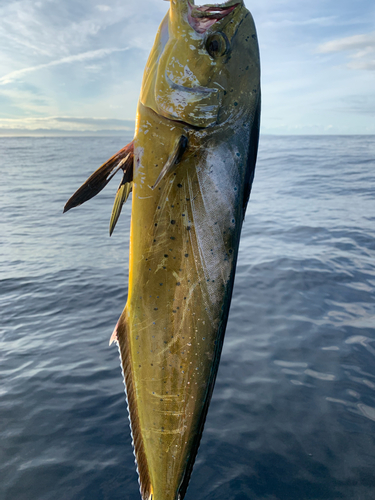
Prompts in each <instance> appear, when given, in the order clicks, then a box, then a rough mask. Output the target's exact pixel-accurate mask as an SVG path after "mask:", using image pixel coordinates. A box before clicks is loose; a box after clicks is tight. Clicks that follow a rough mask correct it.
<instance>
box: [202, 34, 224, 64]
mask: <svg viewBox="0 0 375 500" xmlns="http://www.w3.org/2000/svg"><path fill="white" fill-rule="evenodd" d="M205 46H206V50H207V52H208V53H209V54H210V56H211V57H213V58H216V57H221V56H223V55H224V54H226V53H227V52H228V50H229V40H228V38H227V37H226V35H225V34H224V33H221V32H220V31H218V32H217V33H213V34H212V35H209V36H208V37H207V39H206V42H205Z"/></svg>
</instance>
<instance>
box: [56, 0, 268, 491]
mask: <svg viewBox="0 0 375 500" xmlns="http://www.w3.org/2000/svg"><path fill="white" fill-rule="evenodd" d="M259 120H260V63H259V51H258V43H257V36H256V31H255V26H254V22H253V19H252V16H251V14H250V13H249V11H248V10H247V9H246V8H245V6H244V5H243V2H242V0H236V1H229V2H227V3H225V4H222V5H204V6H195V5H194V4H193V3H191V2H188V1H187V0H171V4H170V9H169V11H168V13H167V15H166V16H165V18H164V20H163V21H162V23H161V25H160V28H159V30H158V33H157V35H156V39H155V43H154V46H153V48H152V50H151V53H150V56H149V58H148V61H147V64H146V68H145V71H144V76H143V82H142V88H141V92H140V98H139V103H138V111H137V119H136V128H135V135H134V139H133V141H132V142H131V143H129V144H128V145H126V146H125V147H124V148H123V149H121V150H120V151H119V152H118V153H116V154H115V155H114V156H113V157H112V158H110V159H109V160H108V161H107V162H106V163H104V164H103V165H102V166H101V167H99V169H98V170H96V171H95V172H94V173H93V174H92V175H91V176H90V177H89V179H88V180H87V181H86V182H85V183H84V184H83V185H82V186H81V187H80V188H79V189H78V191H77V192H76V193H75V194H74V195H73V196H72V197H71V198H70V199H69V200H68V202H67V204H66V205H65V208H64V211H67V210H69V209H71V208H73V207H75V206H78V205H80V204H82V203H84V202H85V201H87V200H88V199H90V198H92V197H93V196H95V195H96V194H98V193H99V192H100V191H101V190H102V189H103V188H104V187H105V185H106V184H107V183H108V182H109V181H110V179H111V178H112V177H113V175H114V174H115V173H116V172H117V171H119V170H122V172H123V177H122V181H121V183H120V186H119V189H118V191H117V194H116V198H115V203H114V207H113V211H112V216H111V220H110V233H112V231H113V229H114V227H115V225H116V223H117V220H118V218H119V215H120V212H121V208H122V206H123V204H124V203H125V201H126V199H127V197H128V196H129V193H130V192H131V191H132V193H133V195H132V216H131V230H130V257H129V286H128V299H127V303H126V306H125V308H124V311H123V312H122V314H121V316H120V319H119V321H118V323H117V325H116V327H115V330H114V332H113V334H112V336H111V342H116V343H117V344H118V347H119V351H120V358H121V366H122V369H123V375H124V380H125V386H126V393H127V400H128V409H129V417H130V422H131V429H132V437H133V445H134V450H135V455H136V461H137V468H138V473H139V481H140V490H141V496H142V499H143V500H146V499H147V500H150V499H153V500H178V499H180V500H182V499H183V497H184V495H185V493H186V489H187V486H188V483H189V479H190V475H191V472H192V469H193V464H194V460H195V457H196V454H197V451H198V447H199V442H200V438H201V435H202V432H203V426H204V422H205V418H206V414H207V411H208V407H209V402H210V399H211V395H212V391H213V387H214V383H215V378H216V374H217V370H218V366H219V360H220V354H221V350H222V345H223V340H224V333H225V329H226V324H227V319H228V313H229V307H230V302H231V297H232V290H233V283H234V275H235V269H236V262H237V254H238V246H239V239H240V233H241V228H242V222H243V219H244V215H245V211H246V206H247V202H248V199H249V195H250V190H251V185H252V181H253V177H254V169H255V163H256V157H257V148H258V138H259Z"/></svg>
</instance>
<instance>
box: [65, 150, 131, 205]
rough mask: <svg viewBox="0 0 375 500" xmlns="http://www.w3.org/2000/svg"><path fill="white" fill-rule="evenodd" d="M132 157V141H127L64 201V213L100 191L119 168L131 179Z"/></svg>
mask: <svg viewBox="0 0 375 500" xmlns="http://www.w3.org/2000/svg"><path fill="white" fill-rule="evenodd" d="M133 158H134V141H132V142H129V144H127V145H126V146H125V147H123V148H122V149H120V151H118V152H117V153H116V154H114V155H113V156H112V157H111V158H110V159H109V160H107V161H106V162H105V163H103V165H101V166H100V167H99V168H98V169H97V170H95V172H94V173H93V174H91V175H90V177H89V178H88V179H87V181H86V182H84V183H83V184H82V186H81V187H80V188H79V189H77V191H76V192H75V193H74V194H73V195H72V196H71V197H70V198H69V200H68V201H67V202H66V204H65V206H64V213H65V212H67V211H68V210H70V209H71V208H74V207H78V206H79V205H82V203H85V201H88V200H90V199H91V198H93V197H94V196H96V195H97V194H98V193H100V191H101V190H102V189H103V188H105V186H106V185H107V184H108V182H109V181H110V180H111V179H112V177H113V176H114V175H115V174H116V173H117V172H118V171H119V170H120V169H122V170H123V171H124V174H125V173H126V174H127V178H129V179H130V181H131V180H133ZM113 171H114V172H113ZM130 181H128V182H130Z"/></svg>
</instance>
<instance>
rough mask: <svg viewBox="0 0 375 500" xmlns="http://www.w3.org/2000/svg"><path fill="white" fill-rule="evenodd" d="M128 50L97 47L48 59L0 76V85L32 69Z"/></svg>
mask: <svg viewBox="0 0 375 500" xmlns="http://www.w3.org/2000/svg"><path fill="white" fill-rule="evenodd" d="M126 50H129V48H128V47H124V48H111V49H99V50H90V51H88V52H82V53H81V54H76V55H73V56H67V57H63V58H61V59H57V60H55V61H50V62H48V63H45V64H37V65H36V66H30V67H28V68H23V69H19V70H17V71H12V72H11V73H8V74H7V75H5V76H3V77H1V78H0V85H5V84H7V83H10V82H12V81H13V80H15V79H17V78H19V77H21V76H23V75H25V74H27V73H33V72H34V71H39V70H41V69H45V68H49V67H51V66H58V65H60V64H71V63H74V62H80V61H88V60H92V59H100V58H102V57H105V56H107V55H110V54H113V53H114V52H124V51H126Z"/></svg>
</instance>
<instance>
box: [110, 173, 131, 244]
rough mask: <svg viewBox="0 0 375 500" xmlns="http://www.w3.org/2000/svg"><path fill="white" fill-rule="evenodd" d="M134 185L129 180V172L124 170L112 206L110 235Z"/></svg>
mask: <svg viewBox="0 0 375 500" xmlns="http://www.w3.org/2000/svg"><path fill="white" fill-rule="evenodd" d="M132 187H133V183H132V182H129V181H128V180H127V173H126V172H124V175H123V178H122V181H121V183H120V185H119V187H118V190H117V193H116V197H115V202H114V204H113V208H112V214H111V220H110V222H109V236H112V233H113V230H114V229H115V227H116V224H117V221H118V219H119V217H120V214H121V210H122V206H123V204H124V203H125V202H126V200H127V199H128V197H129V194H130V193H131V190H132Z"/></svg>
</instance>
